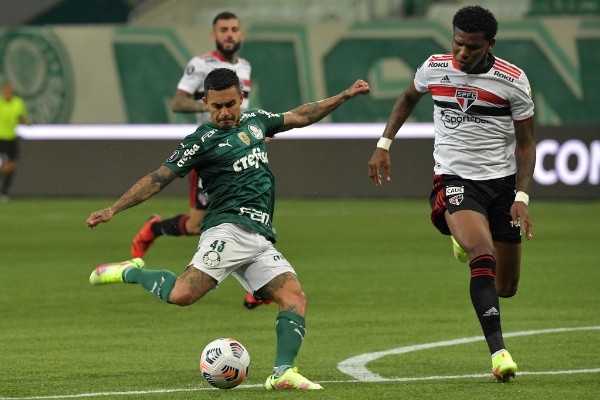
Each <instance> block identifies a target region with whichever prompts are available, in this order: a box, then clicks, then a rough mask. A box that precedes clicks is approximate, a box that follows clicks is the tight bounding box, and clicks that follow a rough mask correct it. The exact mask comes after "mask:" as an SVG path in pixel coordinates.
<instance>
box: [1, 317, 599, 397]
mask: <svg viewBox="0 0 600 400" xmlns="http://www.w3.org/2000/svg"><path fill="white" fill-rule="evenodd" d="M585 330H600V326H587V327H576V328H554V329H542V330H534V331H522V332H513V333H507V334H504V337H518V336H532V335H541V334H549V333H562V332H573V331H585ZM481 340H483V338H481V337H470V338H459V339H454V340H445V341H441V342H433V343H424V344H420V345H414V346H405V347H399V348H396V349H391V350H387V351H380V352H376V353H366V354H362V355H359V356H356V357H352V358H349V359H347V360H344V361H342V362H340V363H339V364H338V369H340V371H342V372H344V373H346V374H348V375H350V376H353V377H354V378H355V379H351V380H335V381H319V383H323V384H328V383H333V384H335V383H351V382H353V383H372V382H419V381H434V380H456V379H481V378H490V374H467V375H434V376H423V377H412V378H383V377H381V376H379V375H377V374H374V373H372V372H370V371H368V370H367V369H366V367H364V365H365V364H366V363H368V362H370V361H373V360H376V359H378V358H380V357H384V356H387V355H397V354H406V353H410V352H412V351H419V350H426V349H431V348H435V347H444V346H454V345H459V344H465V343H472V342H477V341H481ZM365 371H366V372H365ZM350 372H351V373H350ZM355 373H356V374H358V373H360V374H361V375H357V376H354V375H352V374H355ZM597 373H600V368H590V369H576V370H563V371H519V372H518V376H523V375H571V374H597ZM263 387H264V386H263V385H262V384H255V385H240V386H239V387H238V388H235V389H232V390H243V389H252V388H263ZM208 390H218V389H215V388H212V387H201V388H175V389H155V390H132V391H124V392H95V393H79V394H66V395H44V396H30V397H0V400H42V399H81V398H86V397H106V396H134V395H145V394H157V393H183V392H203V391H208Z"/></svg>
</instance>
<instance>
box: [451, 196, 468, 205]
mask: <svg viewBox="0 0 600 400" xmlns="http://www.w3.org/2000/svg"><path fill="white" fill-rule="evenodd" d="M464 198H465V196H464V195H462V194H457V195H456V196H453V197H450V198H449V199H448V202H449V203H450V204H454V205H455V206H458V205H460V203H462V201H463V200H464Z"/></svg>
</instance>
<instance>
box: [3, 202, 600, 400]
mask: <svg viewBox="0 0 600 400" xmlns="http://www.w3.org/2000/svg"><path fill="white" fill-rule="evenodd" d="M112 200H113V199H61V198H56V199H15V200H14V201H12V202H10V203H7V204H0V277H1V281H0V399H7V398H10V399H15V398H19V399H24V398H28V399H69V398H94V399H95V398H97V399H202V398H210V399H298V398H313V399H349V398H354V399H361V400H362V399H367V400H369V399H377V400H380V399H467V400H468V399H484V398H489V399H511V400H513V399H528V400H530V399H561V400H562V399H597V398H600V383H599V382H600V369H599V368H600V347H599V346H598V344H599V343H600V262H599V257H598V255H599V254H600V253H599V251H598V246H599V243H600V241H599V238H600V202H598V201H589V202H550V201H536V200H535V199H534V200H533V202H532V204H531V206H530V211H531V213H532V217H533V223H534V238H533V240H531V241H529V242H526V243H524V245H523V265H522V276H521V283H520V287H519V293H518V294H517V296H516V297H514V298H512V299H503V300H502V301H501V312H502V316H503V328H504V332H505V334H506V335H507V336H508V337H507V338H506V343H507V347H508V348H509V350H510V351H511V353H512V355H513V357H514V359H515V361H516V362H517V363H518V365H519V373H518V375H517V379H516V380H515V381H514V382H511V383H509V384H498V383H495V382H494V381H493V379H492V377H491V374H490V370H491V365H490V357H489V355H488V352H487V346H486V345H485V342H483V341H481V340H479V341H477V340H471V341H469V340H466V339H465V340H463V341H464V343H460V340H459V339H464V338H467V339H468V338H480V336H481V331H480V328H479V325H478V322H477V319H476V317H475V315H474V312H473V310H472V308H471V304H470V300H469V293H468V285H469V273H468V268H467V267H466V266H465V265H464V264H460V263H458V262H457V261H455V260H454V259H453V258H452V255H451V248H450V241H449V239H448V238H447V237H444V236H442V235H440V234H438V233H437V231H436V230H435V229H434V228H433V226H432V225H431V223H430V222H429V206H428V203H427V201H426V200H425V199H423V200H291V199H280V200H278V202H277V211H276V215H275V226H276V228H277V233H278V243H277V244H276V247H277V248H278V249H279V250H280V251H281V252H282V253H283V255H284V256H285V257H286V258H287V259H288V260H289V261H290V262H291V263H292V265H293V266H294V267H295V268H296V270H297V272H298V274H299V276H300V279H301V282H302V284H303V287H304V290H305V292H306V294H307V296H308V314H307V335H306V339H305V341H304V344H303V346H302V349H301V351H300V354H299V356H298V359H297V366H298V367H299V368H300V372H301V373H303V374H305V375H306V376H307V377H309V378H310V379H313V380H315V381H318V382H320V383H322V385H323V386H324V388H325V390H324V391H322V392H319V393H314V392H313V393H289V392H266V391H265V390H264V389H263V388H261V387H260V386H261V385H262V384H263V383H264V380H265V378H266V377H267V375H268V374H269V373H270V368H271V364H272V361H273V357H274V339H275V337H274V336H275V331H274V322H275V315H276V308H275V306H273V305H270V306H261V307H259V308H257V309H255V310H251V311H249V310H246V309H245V308H243V306H242V296H243V290H242V288H241V286H240V285H239V284H238V283H237V281H235V279H233V278H230V279H228V280H227V281H226V282H225V283H224V284H223V285H222V286H221V287H220V288H219V289H218V290H216V291H214V292H212V293H210V294H209V295H208V296H207V297H206V298H204V299H203V300H202V301H200V302H199V303H197V304H195V305H193V306H191V307H187V308H178V307H175V306H172V305H167V304H165V303H163V302H161V301H160V300H158V299H156V298H153V297H152V296H151V295H149V294H148V293H146V292H144V291H143V290H142V289H141V288H140V287H137V286H134V285H131V286H125V285H107V286H102V287H92V286H91V285H89V283H88V277H89V274H90V272H91V270H92V269H93V268H94V267H95V266H96V265H97V264H100V263H103V262H108V261H121V260H124V259H127V258H129V245H130V240H131V238H132V235H133V234H134V233H135V232H136V231H137V230H138V229H139V227H140V225H141V223H142V222H143V221H144V220H145V219H146V218H147V217H148V216H149V215H150V214H152V213H159V214H161V215H163V216H171V215H174V214H176V213H179V212H185V210H186V209H187V203H186V199H183V198H169V197H161V196H158V197H156V198H154V199H152V200H150V201H148V202H147V203H145V204H143V205H141V206H138V207H136V208H133V209H130V210H127V211H125V212H123V213H122V214H119V215H118V216H117V217H116V218H115V219H114V220H113V221H112V222H110V223H109V224H103V225H101V226H99V227H97V228H95V229H94V230H90V229H88V228H86V226H85V219H86V218H87V216H88V215H89V213H90V212H91V211H94V210H96V209H99V208H102V207H104V206H106V205H108V204H109V203H110V202H111V201H112ZM196 244H197V238H195V237H194V238H191V237H184V238H172V237H163V238H160V239H159V240H158V241H157V242H156V243H155V245H154V246H153V248H152V249H151V250H150V251H149V252H148V254H147V256H146V257H145V260H146V265H147V267H148V268H157V269H158V268H160V269H162V268H168V269H171V270H172V271H174V272H176V273H181V272H182V271H183V269H184V267H185V266H186V265H187V263H188V262H189V260H190V259H191V257H192V254H193V252H194V250H195V248H196ZM559 328H568V329H564V330H559ZM571 328H580V329H571ZM511 334H514V336H512V337H511V336H510V335H511ZM224 336H228V337H234V338H236V339H238V340H240V341H241V342H242V343H243V344H244V345H245V346H246V347H247V348H248V351H249V352H250V355H251V358H252V362H251V371H250V375H249V377H248V379H247V380H246V381H245V382H244V384H243V385H242V386H240V387H239V388H236V389H233V390H230V391H218V390H216V389H210V387H209V385H208V384H207V383H206V382H204V381H203V380H202V378H201V376H200V373H199V372H198V368H197V361H198V356H199V354H200V352H201V350H202V348H203V347H204V345H205V344H206V343H208V342H210V341H211V340H213V339H215V338H218V337H224ZM444 341H448V343H447V344H448V345H446V346H441V344H440V342H444ZM452 341H455V342H452ZM409 346H415V347H414V348H410V347H409ZM419 346H420V347H419ZM393 349H397V351H396V354H387V355H386V353H385V352H386V351H390V350H393ZM411 349H412V350H413V351H408V350H411ZM375 352H381V355H382V356H381V357H376V356H375V357H373V358H372V359H371V361H370V362H368V363H366V365H365V367H366V371H367V372H369V373H370V374H376V375H375V376H378V377H380V380H379V381H373V380H370V381H364V380H363V378H361V379H358V378H353V377H351V376H349V375H347V374H344V373H342V372H341V371H340V370H339V369H338V364H339V363H341V362H343V361H344V360H348V359H350V358H352V357H357V356H360V355H362V354H368V353H375ZM354 366H355V367H357V365H354ZM358 366H360V365H358ZM362 376H364V375H362Z"/></svg>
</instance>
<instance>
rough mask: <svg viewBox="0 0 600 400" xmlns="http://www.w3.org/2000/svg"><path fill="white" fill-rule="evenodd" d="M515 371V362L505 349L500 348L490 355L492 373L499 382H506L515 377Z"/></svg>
mask: <svg viewBox="0 0 600 400" xmlns="http://www.w3.org/2000/svg"><path fill="white" fill-rule="evenodd" d="M516 372H517V364H516V363H515V362H514V361H513V359H512V357H511V356H510V353H509V352H508V351H507V350H505V349H502V350H499V351H497V352H496V353H494V354H493V355H492V375H494V377H495V378H496V379H497V380H498V381H499V382H508V381H509V380H510V379H511V378H514V377H515V374H516Z"/></svg>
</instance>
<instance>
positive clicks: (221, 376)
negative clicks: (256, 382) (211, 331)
mask: <svg viewBox="0 0 600 400" xmlns="http://www.w3.org/2000/svg"><path fill="white" fill-rule="evenodd" d="M249 370H250V354H249V353H248V350H246V348H245V347H244V346H243V345H242V344H241V343H240V342H238V341H237V340H235V339H231V338H220V339H217V340H213V341H212V342H210V343H209V344H207V345H206V347H205V348H204V350H202V355H201V356H200V372H202V376H203V377H204V379H206V381H207V382H208V383H209V384H211V385H212V386H214V387H216V388H219V389H231V388H234V387H236V386H238V385H239V384H240V383H242V382H243V381H244V379H246V376H248V372H249Z"/></svg>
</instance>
